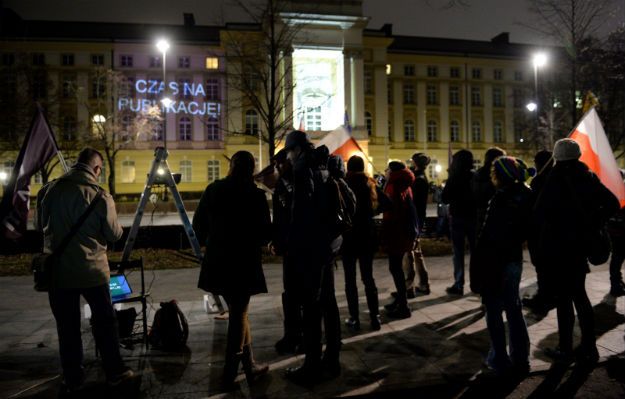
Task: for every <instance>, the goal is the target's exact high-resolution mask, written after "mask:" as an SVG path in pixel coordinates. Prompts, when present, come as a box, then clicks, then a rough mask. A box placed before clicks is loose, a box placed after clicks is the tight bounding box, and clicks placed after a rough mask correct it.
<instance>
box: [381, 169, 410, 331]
mask: <svg viewBox="0 0 625 399" xmlns="http://www.w3.org/2000/svg"><path fill="white" fill-rule="evenodd" d="M413 183H414V175H413V174H412V172H411V171H410V170H409V169H407V168H406V165H404V164H403V163H401V162H397V161H393V162H391V163H389V165H388V172H387V179H386V186H385V188H384V192H385V194H386V195H387V196H388V197H389V198H390V200H391V202H392V207H391V208H390V209H389V210H387V211H385V212H384V214H383V218H382V243H383V245H384V248H385V249H386V252H387V254H388V267H389V271H390V272H391V275H392V276H393V282H394V283H395V289H396V292H397V294H396V295H395V299H394V300H393V302H391V303H389V304H388V305H385V306H384V307H385V308H386V310H387V315H388V316H389V317H392V318H397V319H406V318H408V317H410V315H411V311H410V308H409V307H408V298H407V295H406V276H405V275H404V271H403V267H402V260H403V258H404V256H405V255H406V252H408V251H412V250H414V249H415V245H416V240H417V238H418V222H417V211H416V209H415V206H414V202H413V199H412V190H411V188H410V187H411V186H412V184H413Z"/></svg>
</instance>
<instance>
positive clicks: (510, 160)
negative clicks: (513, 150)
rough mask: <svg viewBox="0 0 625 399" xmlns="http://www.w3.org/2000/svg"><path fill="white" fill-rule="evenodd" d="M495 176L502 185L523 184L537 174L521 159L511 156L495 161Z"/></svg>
mask: <svg viewBox="0 0 625 399" xmlns="http://www.w3.org/2000/svg"><path fill="white" fill-rule="evenodd" d="M492 168H493V170H494V171H495V176H496V178H497V180H498V181H500V182H501V183H522V182H524V181H525V180H527V179H528V178H529V177H530V176H532V175H534V174H535V173H536V170H535V169H530V168H528V167H527V165H525V162H523V161H522V160H521V159H518V158H515V157H509V156H501V157H498V158H496V159H495V160H494V161H493V166H492Z"/></svg>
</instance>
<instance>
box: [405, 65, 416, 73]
mask: <svg viewBox="0 0 625 399" xmlns="http://www.w3.org/2000/svg"><path fill="white" fill-rule="evenodd" d="M404 76H414V65H404Z"/></svg>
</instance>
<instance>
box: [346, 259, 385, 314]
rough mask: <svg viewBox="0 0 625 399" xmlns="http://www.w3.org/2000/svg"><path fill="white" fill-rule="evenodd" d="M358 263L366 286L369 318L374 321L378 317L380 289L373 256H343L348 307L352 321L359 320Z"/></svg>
mask: <svg viewBox="0 0 625 399" xmlns="http://www.w3.org/2000/svg"><path fill="white" fill-rule="evenodd" d="M356 261H359V262H360V278H361V279H362V283H363V284H364V285H365V295H366V297H367V305H368V307H369V316H370V317H371V319H372V320H373V319H374V318H375V317H377V315H378V308H379V302H378V288H377V287H376V285H375V280H374V279H373V254H371V253H369V252H367V253H361V254H357V255H356V254H351V253H350V254H347V253H345V254H343V269H344V271H345V296H346V297H347V307H348V309H349V315H350V317H351V318H352V319H355V320H359V309H358V286H357V285H356Z"/></svg>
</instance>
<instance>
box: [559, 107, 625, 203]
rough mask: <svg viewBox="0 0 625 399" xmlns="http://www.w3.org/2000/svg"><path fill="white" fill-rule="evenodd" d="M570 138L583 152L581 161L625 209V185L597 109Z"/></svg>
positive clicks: (585, 116) (580, 123) (580, 124)
mask: <svg viewBox="0 0 625 399" xmlns="http://www.w3.org/2000/svg"><path fill="white" fill-rule="evenodd" d="M569 137H570V138H572V139H573V140H575V141H576V142H577V144H579V146H580V148H581V150H582V157H581V158H580V161H582V162H584V163H585V164H586V165H588V167H589V168H590V170H592V171H593V172H595V174H596V175H597V176H598V177H599V179H600V180H601V183H603V185H604V186H606V187H607V188H608V189H609V190H610V191H611V192H612V193H613V194H614V195H615V196H616V198H618V200H619V202H620V203H621V208H622V207H625V183H623V178H622V177H621V171H620V170H619V167H618V164H617V163H616V159H615V158H614V153H613V152H612V147H610V142H609V141H608V137H607V136H606V134H605V131H604V130H603V126H602V125H601V120H600V119H599V115H597V111H596V110H595V108H591V109H590V111H588V112H587V113H586V114H585V115H584V117H583V118H582V120H581V121H580V122H579V124H578V125H577V127H576V128H575V129H573V132H572V133H571V134H570V135H569Z"/></svg>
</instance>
